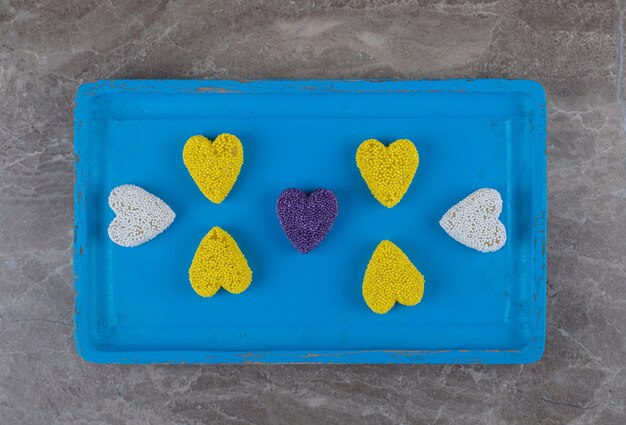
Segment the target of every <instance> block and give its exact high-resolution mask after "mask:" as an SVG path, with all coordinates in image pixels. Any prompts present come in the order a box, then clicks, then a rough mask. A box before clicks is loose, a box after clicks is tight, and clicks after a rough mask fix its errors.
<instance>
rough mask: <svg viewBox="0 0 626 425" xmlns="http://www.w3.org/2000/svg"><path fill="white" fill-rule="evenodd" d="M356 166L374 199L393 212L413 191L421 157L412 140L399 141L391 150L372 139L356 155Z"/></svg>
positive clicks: (365, 142)
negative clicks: (411, 186)
mask: <svg viewBox="0 0 626 425" xmlns="http://www.w3.org/2000/svg"><path fill="white" fill-rule="evenodd" d="M356 165H357V167H359V171H361V176H363V180H365V183H367V187H369V189H370V192H372V195H374V198H376V199H377V200H378V202H380V203H381V204H383V205H384V206H386V207H387V208H391V207H393V206H394V205H396V204H397V203H398V202H400V200H401V199H402V197H403V196H404V194H405V193H406V191H407V190H408V189H409V186H410V185H411V182H412V181H413V176H415V171H416V170H417V166H418V165H419V154H418V153H417V149H416V148H415V145H414V144H413V143H412V142H411V141H410V140H408V139H400V140H396V141H395V142H393V143H392V144H390V145H389V146H385V145H383V144H382V143H380V142H379V141H378V140H376V139H368V140H366V141H364V142H363V143H361V145H360V146H359V149H358V150H357V152H356Z"/></svg>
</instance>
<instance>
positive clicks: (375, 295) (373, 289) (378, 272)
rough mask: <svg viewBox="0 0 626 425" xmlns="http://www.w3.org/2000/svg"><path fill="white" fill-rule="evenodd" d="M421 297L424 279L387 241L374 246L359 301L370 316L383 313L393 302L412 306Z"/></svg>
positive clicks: (394, 246)
mask: <svg viewBox="0 0 626 425" xmlns="http://www.w3.org/2000/svg"><path fill="white" fill-rule="evenodd" d="M423 295H424V276H423V275H422V274H421V273H420V272H419V270H417V268H416V267H415V266H414V265H413V263H411V260H409V257H407V256H406V254H405V253H404V252H402V250H401V249H400V248H398V247H397V246H396V245H395V244H393V243H392V242H390V241H387V240H385V241H382V242H381V243H379V244H378V246H377V247H376V249H375V250H374V254H372V258H370V262H369V263H368V265H367V270H365V277H364V278H363V298H365V302H366V303H367V305H368V306H369V308H371V309H372V311H373V312H374V313H378V314H385V313H387V312H388V311H389V310H391V307H393V305H394V304H395V303H396V301H397V302H399V303H400V304H402V305H408V306H410V305H415V304H417V303H419V302H420V301H421V300H422V296H423Z"/></svg>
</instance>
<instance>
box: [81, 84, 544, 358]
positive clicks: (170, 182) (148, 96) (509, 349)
mask: <svg viewBox="0 0 626 425" xmlns="http://www.w3.org/2000/svg"><path fill="white" fill-rule="evenodd" d="M76 105H77V106H76V110H75V142H74V145H75V153H76V185H75V226H76V236H75V237H76V240H75V257H74V270H75V282H76V290H77V296H76V315H75V322H76V335H75V336H76V345H77V348H78V352H79V353H80V354H81V355H82V356H83V357H84V358H85V359H86V360H89V361H93V362H98V363H180V362H190V363H242V362H264V363H265V362H267V363H292V362H297V363H318V362H319V363H527V362H533V361H536V360H537V359H539V358H540V357H541V355H542V353H543V347H544V341H545V305H546V302H545V282H546V252H545V247H546V156H545V136H546V134H545V119H546V118H545V95H544V91H543V88H542V87H541V86H540V85H539V84H538V83H535V82H532V81H506V80H455V81H253V82H234V81H99V82H96V83H89V84H84V85H83V86H81V87H80V89H79V91H78V94H77V96H76ZM224 132H230V133H233V134H236V135H237V136H238V137H239V138H240V139H241V141H242V143H243V145H244V150H245V163H244V165H243V168H242V172H241V174H240V176H239V179H238V181H237V183H236V185H235V187H234V189H233V190H232V192H231V194H230V196H229V197H228V198H227V199H226V200H225V201H224V202H223V203H222V204H221V205H214V204H212V203H211V202H209V201H208V200H207V199H206V198H205V197H204V196H203V195H202V194H201V192H200V191H199V189H198V188H197V187H196V185H195V184H194V182H193V180H192V179H191V177H190V176H189V174H188V172H187V170H186V168H185V166H184V164H183V161H182V149H183V145H184V143H185V141H186V140H187V138H188V137H190V136H192V135H195V134H202V135H205V136H207V137H209V138H211V139H212V138H214V137H215V136H216V135H218V134H220V133H224ZM368 138H377V139H379V140H381V141H383V142H386V143H388V142H391V141H393V140H396V139H399V138H409V139H411V140H412V141H413V142H414V143H415V145H416V146H417V148H418V150H419V153H420V166H419V169H418V170H417V174H416V176H415V179H414V181H413V184H412V185H411V187H410V189H409V191H408V192H407V194H406V196H405V197H404V199H403V200H402V202H401V203H400V204H398V205H397V206H396V207H395V208H393V209H387V208H384V207H382V206H381V205H380V204H378V202H376V201H375V200H374V198H373V197H372V196H371V194H370V193H369V191H368V189H367V187H366V185H365V183H364V181H363V180H362V179H361V176H360V174H359V171H358V169H357V167H356V164H355V152H356V149H357V147H358V145H359V144H360V143H361V142H362V141H363V140H365V139H368ZM125 183H132V184H136V185H139V186H141V187H143V188H145V189H146V190H148V191H150V192H152V193H154V194H155V195H157V196H159V197H161V198H162V199H163V200H165V201H166V202H167V203H168V204H169V205H170V206H171V207H172V209H173V210H174V211H175V212H176V214H177V217H176V220H175V221H174V223H173V224H172V226H171V227H170V228H169V229H167V230H166V231H165V232H164V233H163V234H161V235H160V236H158V237H157V238H156V239H154V240H152V241H150V242H148V243H146V244H145V245H142V246H140V247H137V248H131V249H128V248H121V247H119V246H117V245H114V244H113V243H112V242H111V241H110V240H109V239H108V237H107V232H106V230H107V227H108V224H109V223H110V221H111V220H112V219H113V212H112V211H111V210H110V208H109V207H108V204H107V196H108V194H109V192H110V191H111V189H112V188H114V187H115V186H118V185H121V184H125ZM287 187H299V188H301V189H303V190H312V189H315V188H319V187H326V188H330V189H332V190H333V191H334V192H335V193H336V195H337V197H338V200H339V210H340V212H339V217H338V219H337V221H336V223H335V226H334V228H333V229H332V231H331V232H330V233H329V235H328V237H327V239H326V240H325V241H324V242H323V243H322V244H321V245H320V246H319V247H318V248H317V249H316V250H314V251H313V252H312V253H310V254H308V255H305V256H303V255H300V254H299V253H298V252H297V251H296V250H295V249H294V248H293V247H292V246H291V244H290V243H289V242H288V240H287V238H286V237H285V235H284V234H283V232H282V229H281V228H280V225H279V223H278V219H277V217H276V213H275V203H276V199H277V197H278V195H279V193H280V192H281V191H282V190H283V189H285V188H287ZM481 187H492V188H495V189H497V190H499V191H500V193H501V194H502V196H503V200H504V211H503V213H502V216H501V219H502V221H503V222H504V224H505V225H506V228H507V230H508V236H509V239H508V242H507V244H506V246H505V247H504V248H503V249H501V250H500V251H498V252H495V253H491V254H481V253H479V252H477V251H473V250H471V249H469V248H466V247H464V246H462V245H460V244H459V243H457V242H455V241H454V240H453V239H451V238H450V237H449V236H448V235H446V233H445V232H444V231H443V230H442V229H441V228H440V227H439V225H438V220H439V218H440V217H441V216H442V215H443V213H445V212H446V210H447V209H448V208H449V207H450V206H452V205H453V204H455V203H456V202H458V201H459V200H461V199H462V198H463V197H465V196H466V195H468V194H469V193H471V192H472V191H474V190H476V189H479V188H481ZM213 226H221V227H222V228H224V229H225V230H227V231H228V232H229V233H231V234H232V235H233V237H234V238H235V239H236V240H237V242H238V243H239V246H240V247H241V249H242V251H243V252H244V253H245V255H246V257H247V258H248V261H249V263H250V266H251V268H252V269H253V271H254V277H253V281H252V284H251V286H250V288H249V289H248V290H247V291H246V292H244V293H243V294H240V295H231V294H229V293H226V292H225V291H223V290H222V291H220V292H219V293H218V294H217V295H216V296H214V297H213V298H208V299H204V298H201V297H199V296H197V295H196V294H195V293H194V291H193V290H192V288H191V286H190V284H189V281H188V275H187V270H188V268H189V265H190V263H191V259H192V257H193V254H194V252H195V250H196V248H197V246H198V243H199V242H200V240H201V239H202V237H203V236H204V235H205V233H206V232H207V231H208V230H209V229H210V228H211V227H213ZM383 239H390V240H392V241H393V242H395V243H396V244H397V245H398V246H400V248H402V249H403V250H404V252H405V253H406V254H407V255H408V256H409V258H411V260H412V261H413V263H414V264H415V265H416V266H417V267H418V268H419V269H420V270H421V271H422V273H423V274H424V276H425V277H426V286H425V295H424V299H423V301H422V302H421V303H420V304H418V305H417V306H415V307H404V306H400V305H396V306H395V307H394V308H393V309H392V310H391V311H390V313H388V314H386V315H377V314H374V313H372V312H371V311H370V310H369V309H368V308H367V306H366V304H365V302H364V300H363V298H362V295H361V282H362V279H363V275H364V272H365V268H366V266H367V262H368V260H369V258H370V256H371V254H372V252H373V250H374V248H375V247H376V245H377V244H378V242H380V241H381V240H383Z"/></svg>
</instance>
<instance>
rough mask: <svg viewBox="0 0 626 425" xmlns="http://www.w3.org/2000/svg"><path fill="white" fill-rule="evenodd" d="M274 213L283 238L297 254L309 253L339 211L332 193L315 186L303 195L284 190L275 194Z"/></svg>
mask: <svg viewBox="0 0 626 425" xmlns="http://www.w3.org/2000/svg"><path fill="white" fill-rule="evenodd" d="M276 213H277V214H278V220H279V221H280V225H281V226H282V228H283V230H284V231H285V234H286V235H287V238H288V239H289V240H290V241H291V243H292V244H293V246H295V247H296V249H297V250H298V251H300V253H301V254H306V253H308V252H311V251H312V250H313V249H315V247H317V246H318V245H319V244H320V243H321V242H322V241H323V240H324V238H325V237H326V235H327V234H328V232H329V231H330V229H331V227H333V223H334V222H335V219H336V218H337V214H339V204H338V202H337V197H336V196H335V194H334V193H333V192H332V191H331V190H328V189H317V190H315V191H313V192H311V193H310V194H308V195H307V193H306V192H303V191H302V190H300V189H294V188H291V189H286V190H284V191H283V192H282V193H281V194H280V196H279V197H278V201H277V202H276Z"/></svg>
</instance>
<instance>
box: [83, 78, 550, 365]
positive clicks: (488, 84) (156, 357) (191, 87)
mask: <svg viewBox="0 0 626 425" xmlns="http://www.w3.org/2000/svg"><path fill="white" fill-rule="evenodd" d="M311 91H317V92H330V93H333V92H336V93H346V92H354V93H394V92H395V93H420V92H430V93H438V92H444V93H445V92H447V93H473V92H475V93H479V92H480V93H485V92H491V93H509V92H523V93H525V94H527V95H529V96H530V97H531V98H532V101H533V102H534V104H535V105H536V108H534V109H533V112H532V113H533V119H534V122H535V123H536V125H537V127H536V128H535V129H534V130H535V136H534V137H533V142H538V143H540V144H541V145H540V146H537V147H535V148H534V149H535V155H536V154H538V156H537V157H536V158H535V160H534V161H533V165H534V168H533V170H532V173H533V174H532V179H533V188H535V189H536V190H535V191H534V193H533V205H534V208H533V211H534V222H535V224H534V229H533V233H534V234H533V236H534V239H535V245H534V247H533V279H532V282H533V300H532V312H533V318H534V320H532V321H531V322H532V323H531V336H532V338H531V342H530V343H529V344H528V345H526V346H525V347H523V348H521V349H519V350H361V351H343V350H337V351H328V350H323V351H295V350H285V351H255V352H243V351H195V350H189V351H147V350H145V351H142V350H133V351H108V350H104V349H102V348H101V347H98V346H97V345H95V344H94V343H93V341H92V340H91V339H90V335H89V331H88V323H86V322H87V320H86V318H85V315H81V309H82V305H83V303H84V302H85V300H84V298H85V293H86V291H85V290H83V288H84V287H85V286H86V285H87V284H88V283H87V282H86V279H81V278H80V276H82V275H86V274H87V273H86V272H87V270H88V268H89V264H88V262H87V261H86V258H85V256H84V255H83V253H84V248H83V247H84V246H85V239H86V237H85V232H82V231H81V229H82V228H83V223H84V222H85V213H86V206H85V202H84V197H83V196H82V193H83V189H84V187H85V186H86V185H87V181H86V173H85V166H86V165H85V163H84V162H82V163H81V161H80V158H81V154H82V152H83V151H84V149H86V148H85V146H86V145H87V143H88V140H87V139H88V137H87V134H86V133H87V132H86V131H84V129H85V128H86V126H87V125H88V120H89V116H90V113H91V111H90V106H91V102H93V100H94V98H95V97H96V96H98V95H103V94H115V93H124V92H132V93H165V94H193V93H195V94H197V95H220V94H248V93H300V92H306V93H310V92H311ZM74 102H75V109H74V171H75V180H74V252H73V279H74V290H75V308H74V341H75V345H76V350H77V352H78V354H79V355H80V356H81V357H82V358H83V359H84V360H86V361H89V362H93V363H119V364H141V363H144V364H146V363H166V364H179V363H212V364H224V363H307V364H311V363H344V364H345V363H348V364H351V363H354V364H380V363H425V364H524V363H532V362H535V361H538V360H539V359H540V358H541V356H542V355H543V352H544V349H545V337H546V265H547V249H546V248H547V207H548V202H547V201H548V199H547V155H546V94H545V90H544V88H543V86H542V85H541V84H540V83H538V82H536V81H532V80H506V79H454V80H386V79H381V80H379V79H369V80H359V79H356V80H306V79H305V80H250V81H235V80H128V79H125V80H98V81H94V82H87V83H83V84H81V85H80V86H79V88H78V91H77V94H76V96H75V100H74ZM535 139H536V140H535Z"/></svg>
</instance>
